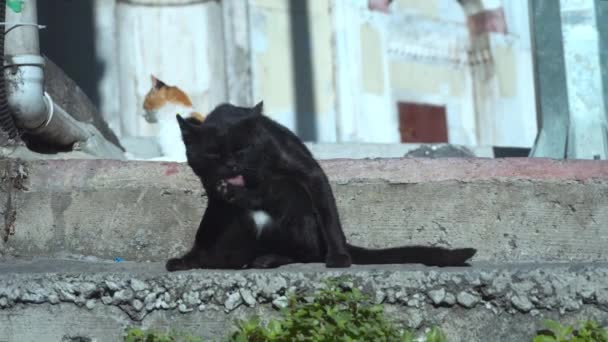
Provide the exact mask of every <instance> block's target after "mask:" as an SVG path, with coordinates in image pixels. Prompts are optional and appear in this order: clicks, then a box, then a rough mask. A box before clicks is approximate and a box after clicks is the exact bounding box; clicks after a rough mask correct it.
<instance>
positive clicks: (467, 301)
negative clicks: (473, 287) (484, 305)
mask: <svg viewBox="0 0 608 342" xmlns="http://www.w3.org/2000/svg"><path fill="white" fill-rule="evenodd" d="M456 300H457V301H458V304H460V305H462V306H464V307H465V308H467V309H470V308H472V307H474V306H475V305H476V304H477V303H479V297H477V296H475V295H472V294H470V293H468V292H466V291H462V292H460V293H459V294H458V295H457V296H456Z"/></svg>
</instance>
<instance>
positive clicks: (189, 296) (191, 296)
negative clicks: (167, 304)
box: [184, 291, 201, 306]
mask: <svg viewBox="0 0 608 342" xmlns="http://www.w3.org/2000/svg"><path fill="white" fill-rule="evenodd" d="M184 303H186V304H188V305H190V306H196V305H198V304H200V303H201V299H200V297H199V293H198V291H190V292H188V293H186V294H184Z"/></svg>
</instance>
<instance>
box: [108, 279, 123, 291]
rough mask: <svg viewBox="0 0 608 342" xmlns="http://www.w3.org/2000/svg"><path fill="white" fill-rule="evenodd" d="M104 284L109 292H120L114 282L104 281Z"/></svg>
mask: <svg viewBox="0 0 608 342" xmlns="http://www.w3.org/2000/svg"><path fill="white" fill-rule="evenodd" d="M105 283H106V287H107V288H108V289H109V290H111V291H118V290H120V286H118V284H116V283H115V282H113V281H110V280H106V281H105Z"/></svg>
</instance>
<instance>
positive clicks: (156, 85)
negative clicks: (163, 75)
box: [150, 75, 166, 89]
mask: <svg viewBox="0 0 608 342" xmlns="http://www.w3.org/2000/svg"><path fill="white" fill-rule="evenodd" d="M150 80H151V81H152V87H154V89H160V88H162V87H165V86H166V84H165V82H163V81H161V80H159V79H158V78H156V76H154V75H150Z"/></svg>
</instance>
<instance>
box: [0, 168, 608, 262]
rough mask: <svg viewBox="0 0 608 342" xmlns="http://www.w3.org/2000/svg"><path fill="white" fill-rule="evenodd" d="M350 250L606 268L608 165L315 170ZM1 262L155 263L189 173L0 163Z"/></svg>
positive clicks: (179, 227)
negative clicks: (403, 250) (432, 248)
mask: <svg viewBox="0 0 608 342" xmlns="http://www.w3.org/2000/svg"><path fill="white" fill-rule="evenodd" d="M321 164H322V166H323V168H324V169H325V170H326V172H327V174H328V176H329V178H330V180H331V182H332V186H333V189H334V191H335V194H336V199H337V203H338V207H339V210H340V214H341V218H342V221H343V226H344V230H345V232H346V235H347V238H348V240H349V241H350V242H352V243H354V244H358V245H362V246H368V247H388V246H396V245H405V244H424V245H438V246H447V247H454V248H456V247H475V248H477V249H478V253H477V255H476V256H475V258H474V260H475V261H492V262H544V261H575V262H588V261H597V260H601V261H608V210H606V208H608V162H606V161H552V160H547V159H434V160H433V159H377V160H348V159H344V160H326V161H322V162H321ZM0 182H1V184H0V186H1V187H2V189H5V191H2V192H0V205H1V207H0V211H1V212H2V213H3V214H2V215H0V227H2V229H0V255H9V256H47V257H49V256H57V255H60V256H61V255H72V254H73V255H88V256H95V257H99V258H105V259H114V258H115V257H120V258H122V259H124V260H131V261H164V260H166V259H167V258H169V257H172V256H177V255H179V254H181V253H183V252H185V251H186V250H187V249H189V248H190V246H191V244H192V241H193V237H194V234H195V232H196V229H197V226H198V223H199V221H200V218H201V216H202V212H203V210H204V208H205V205H206V198H205V194H204V192H203V191H202V189H201V187H200V185H199V181H198V180H197V178H196V177H195V176H194V175H193V174H192V172H191V171H190V169H189V168H188V166H187V165H186V164H180V163H162V162H120V161H108V160H49V161H27V162H24V161H17V160H11V159H4V160H0Z"/></svg>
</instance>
